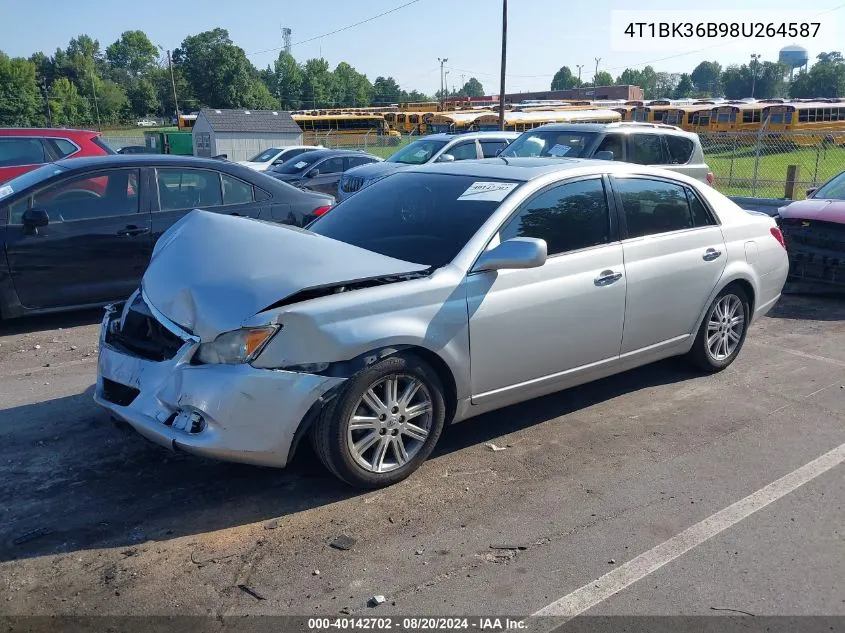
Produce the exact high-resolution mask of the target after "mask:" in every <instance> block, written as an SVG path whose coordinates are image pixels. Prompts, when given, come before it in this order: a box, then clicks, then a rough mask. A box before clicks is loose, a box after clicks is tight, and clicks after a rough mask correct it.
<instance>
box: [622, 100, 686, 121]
mask: <svg viewBox="0 0 845 633" xmlns="http://www.w3.org/2000/svg"><path fill="white" fill-rule="evenodd" d="M674 107H675V106H673V105H672V102H671V101H669V100H667V99H655V100H654V101H649V102H648V103H645V104H643V105H638V106H634V107H633V108H631V113H630V118H629V120H630V121H639V122H642V123H663V118H664V117H665V116H666V112H668V111H669V110H671V109H672V108H674Z"/></svg>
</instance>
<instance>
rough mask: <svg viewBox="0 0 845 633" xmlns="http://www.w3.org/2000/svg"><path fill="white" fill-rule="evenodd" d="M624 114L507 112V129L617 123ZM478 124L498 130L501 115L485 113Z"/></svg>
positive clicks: (579, 111) (607, 112) (481, 127)
mask: <svg viewBox="0 0 845 633" xmlns="http://www.w3.org/2000/svg"><path fill="white" fill-rule="evenodd" d="M621 120H622V116H621V115H620V114H619V113H618V112H616V111H614V110H602V109H599V108H594V109H589V110H587V109H581V110H545V111H534V112H506V113H505V130H507V131H509V132H524V131H525V130H531V129H534V128H535V127H539V126H541V125H545V124H547V123H615V122H617V121H621ZM475 123H476V126H477V127H478V129H479V130H481V131H486V130H498V129H499V115H498V114H485V115H483V116H481V117H480V118H479V119H477V120H476V122H475Z"/></svg>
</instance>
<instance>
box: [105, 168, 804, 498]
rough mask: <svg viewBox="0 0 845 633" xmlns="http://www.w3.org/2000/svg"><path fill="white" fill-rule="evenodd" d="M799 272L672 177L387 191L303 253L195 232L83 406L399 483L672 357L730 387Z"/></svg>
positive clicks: (722, 208) (577, 172)
mask: <svg viewBox="0 0 845 633" xmlns="http://www.w3.org/2000/svg"><path fill="white" fill-rule="evenodd" d="M787 270H788V262H787V256H786V250H785V248H784V245H783V238H782V236H781V234H780V231H779V230H778V228H777V227H776V225H775V222H774V220H772V219H771V218H769V217H768V216H765V215H762V214H756V213H750V212H747V211H743V210H742V209H740V208H739V207H738V206H736V205H735V204H733V203H732V202H731V201H729V200H728V199H727V198H725V197H724V196H723V195H721V194H719V193H718V192H717V191H715V190H714V189H712V188H710V187H708V186H706V185H703V184H701V183H699V182H697V181H694V180H692V179H689V178H686V177H685V176H681V175H678V174H676V173H672V172H668V171H662V170H659V169H653V168H648V167H639V166H635V165H626V164H616V163H610V162H607V161H583V160H574V159H560V160H551V159H519V158H517V159H493V160H489V161H463V162H460V163H441V164H436V165H429V166H424V167H419V168H415V169H413V170H409V171H403V172H401V173H398V174H395V175H392V176H390V177H388V178H385V179H384V180H382V181H380V182H378V183H376V184H375V185H373V186H371V187H367V188H366V189H364V190H362V191H361V192H360V193H358V194H357V195H355V196H353V197H351V198H349V199H348V200H346V201H344V202H342V203H341V204H339V205H338V206H337V207H335V208H334V209H333V210H332V211H330V212H329V213H328V214H326V215H325V216H323V217H321V218H320V219H318V220H316V222H314V223H313V224H312V225H310V227H308V230H304V229H297V228H294V227H285V226H278V225H271V224H267V223H263V222H259V221H255V220H250V219H245V218H236V217H229V216H225V215H220V214H213V213H206V212H202V211H194V212H192V213H191V214H189V215H188V216H186V217H185V218H184V219H183V220H181V221H180V222H179V223H178V224H176V225H174V226H173V227H172V228H171V229H170V230H169V231H168V232H167V233H165V234H164V235H163V236H162V238H161V239H160V240H159V241H158V243H157V245H156V247H155V251H154V254H153V259H152V263H151V264H150V267H149V269H148V270H147V273H146V275H145V276H144V279H143V283H142V286H141V288H140V289H139V290H138V291H137V292H136V293H135V294H134V295H133V296H132V297H130V299H129V300H128V301H127V302H126V303H125V304H123V305H118V306H112V307H111V308H109V309H108V310H107V313H106V316H105V319H104V321H103V328H102V340H101V351H100V358H99V371H98V380H97V390H96V396H95V398H96V400H97V402H98V403H100V404H101V405H102V406H103V407H105V408H107V409H108V410H109V411H110V412H111V413H112V414H113V415H114V416H116V417H118V418H121V419H123V420H125V421H127V422H128V423H129V424H131V425H132V426H133V427H134V428H135V429H136V430H137V431H138V432H140V433H141V434H143V435H144V436H146V437H147V438H149V439H151V440H153V441H155V442H158V443H160V444H163V445H165V446H168V447H170V448H173V449H178V450H183V451H187V452H190V453H194V454H199V455H205V456H209V457H216V458H221V459H227V460H234V461H240V462H246V463H252V464H261V465H268V466H284V465H286V464H287V463H288V462H289V461H290V459H291V456H292V454H293V452H294V450H295V449H296V446H297V444H298V443H299V441H300V440H301V439H304V438H308V439H310V441H311V442H312V443H313V445H314V447H315V449H316V453H317V455H318V456H319V458H320V459H321V460H322V462H323V463H324V464H325V465H326V466H327V467H328V468H329V470H331V471H332V472H333V473H334V474H336V475H337V476H338V477H340V478H342V479H343V480H345V481H347V482H349V483H351V484H353V485H356V486H363V487H378V486H385V485H389V484H392V483H394V482H397V481H399V480H401V479H403V478H404V477H407V476H408V475H409V474H410V473H412V472H413V471H414V470H415V469H416V468H418V467H419V466H420V464H421V463H422V462H423V461H424V460H425V459H426V457H428V455H429V454H430V453H431V451H432V449H433V448H434V445H435V444H436V442H437V440H438V438H439V436H440V434H441V431H442V430H443V427H444V425H445V424H450V423H453V422H458V421H462V420H466V419H468V418H471V417H473V416H476V415H479V414H481V413H484V412H487V411H491V410H493V409H497V408H500V407H503V406H506V405H509V404H513V403H516V402H520V401H524V400H527V399H530V398H535V397H537V396H541V395H543V394H547V393H550V392H554V391H558V390H560V389H565V388H568V387H571V386H573V385H577V384H580V383H584V382H587V381H591V380H596V379H598V378H601V377H604V376H608V375H610V374H615V373H617V372H621V371H625V370H628V369H631V368H633V367H636V366H639V365H644V364H646V363H651V362H653V361H656V360H658V359H662V358H666V357H669V356H675V355H685V356H686V357H687V358H688V359H689V360H690V361H691V362H693V363H694V364H695V365H696V366H697V367H699V368H701V369H702V370H704V371H705V372H716V371H720V370H722V369H724V368H725V367H727V366H728V365H730V364H731V363H732V362H733V361H734V359H736V357H737V355H738V354H739V352H740V350H741V348H742V345H743V342H744V340H745V337H746V333H747V332H748V328H749V326H750V325H751V324H752V323H753V322H754V320H755V319H757V318H759V317H760V316H761V315H763V314H765V313H766V312H767V311H768V310H769V309H771V308H772V306H773V305H774V304H775V302H776V301H777V300H778V298H779V296H780V292H781V288H782V286H783V284H784V281H785V279H786V274H787Z"/></svg>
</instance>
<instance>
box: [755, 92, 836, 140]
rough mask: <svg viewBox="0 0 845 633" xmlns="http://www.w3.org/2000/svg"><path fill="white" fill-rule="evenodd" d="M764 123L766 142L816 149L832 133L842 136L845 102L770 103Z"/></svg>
mask: <svg viewBox="0 0 845 633" xmlns="http://www.w3.org/2000/svg"><path fill="white" fill-rule="evenodd" d="M764 120H765V126H764V128H763V129H764V130H765V131H766V133H767V134H766V139H768V140H770V141H775V140H776V139H780V138H786V139H787V140H789V141H791V142H792V143H794V144H795V145H800V146H815V145H818V144H819V143H821V142H823V141H825V140H828V139H831V138H833V133H838V134H843V133H845V103H844V102H840V101H838V100H832V99H828V100H824V101H802V102H792V103H783V104H773V105H769V106H766V108H765V109H764ZM773 133H774V134H773ZM781 133H782V134H783V136H781V135H780V134H781Z"/></svg>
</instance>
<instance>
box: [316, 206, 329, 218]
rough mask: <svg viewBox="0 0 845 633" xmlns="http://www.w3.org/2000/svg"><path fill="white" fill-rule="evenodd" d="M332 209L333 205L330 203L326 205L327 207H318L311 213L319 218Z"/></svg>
mask: <svg viewBox="0 0 845 633" xmlns="http://www.w3.org/2000/svg"><path fill="white" fill-rule="evenodd" d="M330 210H331V206H330V205H329V206H325V207H317V208H316V209H314V210H313V211H312V212H311V213H312V215H314V217H318V218H319V217H320V216H321V215H325V214H326V213H328V212H329V211H330Z"/></svg>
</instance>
